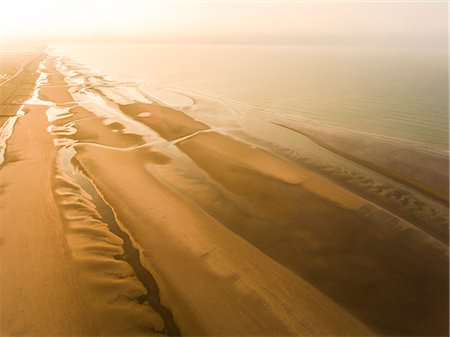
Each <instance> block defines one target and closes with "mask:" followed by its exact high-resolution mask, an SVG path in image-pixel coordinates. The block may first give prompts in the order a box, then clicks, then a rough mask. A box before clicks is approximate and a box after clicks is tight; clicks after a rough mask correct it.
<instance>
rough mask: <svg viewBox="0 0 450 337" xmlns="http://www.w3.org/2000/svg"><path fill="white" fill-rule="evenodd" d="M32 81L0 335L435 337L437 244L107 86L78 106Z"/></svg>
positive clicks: (322, 182)
mask: <svg viewBox="0 0 450 337" xmlns="http://www.w3.org/2000/svg"><path fill="white" fill-rule="evenodd" d="M42 71H44V72H45V73H47V74H48V76H47V78H48V83H45V82H44V83H43V84H41V87H40V88H39V98H40V99H41V100H42V101H48V102H50V103H51V104H53V106H48V105H43V104H44V102H42V101H39V100H36V101H33V103H34V104H27V105H26V107H25V108H26V109H25V110H26V114H25V115H24V116H23V117H20V118H19V120H18V122H17V125H16V127H15V129H14V132H13V134H12V136H11V138H10V139H9V140H8V142H7V148H6V154H5V158H6V161H5V163H4V164H3V165H2V166H0V177H1V183H2V190H1V194H0V197H1V206H2V214H1V217H2V219H1V220H2V224H6V225H2V246H1V265H2V268H3V269H2V273H1V282H2V285H1V290H2V300H1V309H2V327H1V329H2V333H3V334H4V335H19V334H22V335H23V334H26V335H77V336H87V335H110V336H113V335H114V336H118V335H127V336H128V335H130V336H131V335H155V334H171V335H176V334H178V333H181V334H182V335H186V336H216V335H223V336H225V335H227V336H230V335H239V336H251V335H253V336H255V335H265V336H279V335H293V336H294V335H295V336H344V335H345V336H365V335H376V334H377V335H403V336H408V335H409V336H411V335H427V336H434V335H445V334H446V330H447V329H448V247H447V245H446V244H444V243H443V242H442V241H440V240H437V239H436V238H435V237H433V236H431V235H429V234H428V233H427V232H424V231H423V230H422V229H420V228H418V227H417V226H415V225H414V224H412V223H410V222H408V221H406V220H405V219H402V218H400V217H398V216H397V215H395V214H392V213H391V212H389V211H387V210H385V209H384V208H383V207H380V206H379V205H377V204H375V203H374V201H372V200H367V199H364V198H362V197H361V196H359V195H356V194H355V193H353V192H352V191H350V190H348V189H346V188H344V187H343V186H341V185H340V184H338V183H337V182H335V181H333V180H331V179H329V178H326V177H324V176H323V175H321V174H319V173H318V172H315V171H314V170H312V169H311V168H307V167H304V166H301V165H299V164H298V163H294V162H291V161H289V160H286V159H285V158H282V157H279V156H277V155H274V154H273V153H271V152H269V151H267V150H265V149H262V148H259V147H256V146H254V145H252V144H247V143H244V142H242V141H240V140H238V139H235V138H233V137H231V136H230V135H226V134H223V133H220V132H218V131H217V130H214V129H213V128H211V127H210V126H208V125H206V124H205V123H203V122H201V121H197V120H195V119H193V118H192V117H190V116H188V115H187V114H185V113H183V112H182V111H179V110H176V109H174V108H171V107H167V106H164V105H162V104H159V103H156V102H153V103H151V104H150V103H148V102H147V103H144V102H134V103H129V104H124V103H123V102H122V101H121V102H114V100H111V99H110V98H111V97H113V95H109V97H110V98H108V97H106V96H105V95H103V93H102V90H101V83H102V79H101V76H98V77H96V78H95V81H96V83H97V84H96V86H97V88H99V87H100V89H95V90H92V91H91V92H90V94H91V95H97V96H98V97H97V98H99V99H98V100H96V101H95V102H94V101H93V102H94V103H89V99H92V97H90V96H82V94H81V93H80V89H81V88H82V87H83V85H78V86H69V85H68V84H67V83H65V82H64V76H62V75H61V73H60V72H59V69H58V66H57V65H56V60H55V59H54V58H52V57H46V59H45V61H44V62H43V64H42ZM80 73H81V71H80ZM83 78H84V81H85V84H84V87H88V86H90V85H91V84H92V83H90V82H89V81H90V77H89V76H86V75H84V77H83ZM65 80H66V81H70V79H68V78H66V79H65ZM99 83H100V85H99ZM69 84H70V83H69ZM18 85H19V86H20V84H18ZM108 88H109V89H108V90H114V88H111V84H110V83H108ZM36 102H37V103H38V104H37V103H36ZM99 102H103V103H99ZM102 104H104V105H102ZM108 109H113V110H114V114H112V113H110V114H108V113H107V111H109V110H108ZM147 133H148V134H147ZM447 231H448V228H447ZM130 249H131V250H130ZM133 254H134V255H133ZM127 255H128V256H127ZM5 271H6V272H5ZM49 322H51V324H50V323H49Z"/></svg>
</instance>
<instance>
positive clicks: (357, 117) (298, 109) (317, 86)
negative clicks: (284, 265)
mask: <svg viewBox="0 0 450 337" xmlns="http://www.w3.org/2000/svg"><path fill="white" fill-rule="evenodd" d="M50 48H51V50H52V51H54V52H56V53H57V54H60V55H64V56H67V57H70V58H72V59H73V60H75V61H77V62H80V63H83V64H88V65H91V66H93V67H95V68H97V69H98V70H100V71H101V72H104V73H107V74H110V75H112V76H113V77H114V78H116V79H118V80H120V81H131V82H135V83H138V84H139V86H140V87H141V88H143V89H144V90H145V91H146V92H148V93H149V95H150V96H153V97H156V98H159V99H160V100H162V101H167V103H169V104H172V105H180V106H182V107H184V108H186V107H189V106H190V107H189V109H191V110H195V109H196V108H197V110H198V111H197V116H201V109H205V103H204V102H205V99H206V101H208V102H220V106H221V108H220V109H218V110H217V108H216V114H218V115H219V116H220V115H221V114H222V115H223V116H227V117H230V116H231V117H232V118H233V119H235V120H237V121H238V122H239V120H240V119H246V120H248V119H250V120H251V119H254V120H268V121H270V120H271V119H273V118H276V120H277V121H280V120H283V119H285V120H287V121H297V122H309V121H314V122H319V123H321V124H324V125H327V126H335V127H339V128H345V129H349V130H357V131H360V132H367V133H370V134H374V135H379V136H382V137H387V138H391V139H393V140H396V141H405V142H408V143H411V142H412V143H416V144H418V145H421V146H425V147H428V148H433V149H436V150H439V151H441V150H442V151H448V128H449V125H448V104H449V103H448V65H447V51H446V50H445V49H437V48H424V49H415V48H404V47H398V48H396V47H389V48H383V47H376V48H375V47H373V48H369V47H358V46H346V47H336V46H273V45H270V46H259V45H252V46H245V45H152V44H79V43H77V44H76V43H73V44H54V45H51V46H50ZM200 98H201V99H200ZM200 101H202V104H199V102H200ZM196 105H198V106H196ZM206 110H207V109H205V111H206Z"/></svg>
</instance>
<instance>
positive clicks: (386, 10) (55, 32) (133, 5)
mask: <svg viewBox="0 0 450 337" xmlns="http://www.w3.org/2000/svg"><path fill="white" fill-rule="evenodd" d="M1 10H2V19H1V20H0V38H3V39H17V38H27V39H37V38H44V39H49V40H59V41H61V40H74V39H75V40H95V39H131V40H141V39H150V40H165V39H166V40H167V39H168V40H175V41H177V42H182V41H183V40H186V41H188V40H192V39H194V40H199V41H204V42H205V41H206V42H220V41H226V42H246V41H254V42H282V43H286V42H292V41H293V42H296V41H321V40H325V41H332V40H336V41H341V40H344V41H350V40H358V39H362V40H364V39H373V40H374V41H378V40H386V41H388V40H389V41H390V40H398V39H399V38H401V39H404V40H405V41H409V40H411V41H421V42H423V41H425V42H426V41H428V42H430V43H434V42H435V41H439V42H438V43H441V42H442V41H446V34H447V3H446V2H445V1H443V2H433V1H423V2H394V1H379V2H374V1H371V2H363V1H354V2H340V1H326V2H325V1H309V2H305V1H297V2H292V1H264V2H263V1H214V0H211V1H189V0H184V1H170V0H169V1H167V0H166V1H158V0H71V1H70V0H41V1H40V0H27V1H25V0H6V1H2V5H1ZM439 39H440V40H439Z"/></svg>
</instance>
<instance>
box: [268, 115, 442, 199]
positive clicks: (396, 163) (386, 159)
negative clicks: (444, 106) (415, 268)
mask: <svg viewBox="0 0 450 337" xmlns="http://www.w3.org/2000/svg"><path fill="white" fill-rule="evenodd" d="M277 124H279V125H283V126H285V127H288V128H290V129H292V130H295V131H298V132H300V133H302V134H304V135H306V136H307V137H309V138H311V139H312V140H313V141H315V142H317V143H319V144H321V145H322V146H324V147H327V148H329V149H331V150H332V151H335V152H338V153H339V154H341V155H343V156H346V157H347V158H349V159H351V160H354V161H357V162H359V163H361V164H363V165H366V166H367V167H369V168H371V169H374V170H376V171H378V172H381V173H382V174H385V175H388V176H390V177H392V178H394V179H397V180H399V181H401V182H403V183H405V184H408V185H411V186H413V187H415V188H418V189H419V190H421V191H422V192H425V193H427V194H429V195H431V196H433V197H435V198H437V199H439V200H441V201H442V202H443V203H445V204H447V203H448V188H449V182H448V179H449V164H448V163H449V157H448V152H447V153H445V152H444V151H441V152H439V153H437V152H432V151H430V150H426V149H420V148H417V147H415V146H413V145H412V144H406V143H404V144H402V143H400V142H393V141H392V140H387V139H381V138H377V137H375V136H374V135H368V134H360V133H358V132H350V131H348V130H341V129H338V128H331V127H323V126H321V127H319V126H314V125H308V124H298V123H295V124H294V123H292V122H290V123H286V122H283V124H280V123H277ZM368 153H370V156H368V155H367V154H368Z"/></svg>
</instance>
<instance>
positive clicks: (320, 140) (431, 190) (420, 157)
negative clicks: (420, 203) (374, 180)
mask: <svg viewBox="0 0 450 337" xmlns="http://www.w3.org/2000/svg"><path fill="white" fill-rule="evenodd" d="M272 123H274V124H276V125H279V126H281V127H284V128H287V129H289V130H292V131H295V132H299V133H301V134H302V135H304V136H306V137H308V138H309V139H311V140H312V141H313V142H315V143H317V144H318V145H320V146H322V147H324V148H326V149H327V150H330V151H332V152H335V153H337V154H339V155H341V156H343V157H345V158H348V159H350V160H352V161H354V162H357V163H359V164H361V165H363V166H366V167H368V168H369V169H372V170H374V171H377V172H379V173H381V174H383V175H386V176H388V177H390V178H392V179H394V180H399V181H401V182H403V183H405V184H406V185H409V186H411V187H413V188H416V189H418V190H419V191H421V192H424V193H426V194H427V195H429V196H431V197H433V198H435V199H436V200H438V201H440V202H441V203H444V204H448V201H449V196H448V174H447V179H446V180H444V181H439V182H438V183H436V184H435V185H436V186H440V187H441V186H442V187H443V189H438V188H437V187H433V186H430V185H428V184H426V183H425V182H423V181H420V180H419V179H417V178H416V179H414V178H413V177H411V176H408V175H406V174H405V173H403V174H402V173H399V171H398V169H397V170H396V169H395V168H389V167H387V166H384V167H383V166H381V165H377V164H374V162H373V160H372V161H371V160H369V159H362V158H360V157H358V156H357V155H352V154H351V152H349V150H347V151H346V150H340V149H339V145H340V144H339V143H337V144H336V142H335V143H334V145H331V143H332V139H333V138H331V139H330V140H328V141H327V140H326V139H327V138H326V135H327V133H326V132H323V135H322V137H320V136H317V135H316V136H314V132H308V131H307V129H306V130H304V129H302V128H301V127H295V126H289V125H288V123H285V122H284V123H283V122H272ZM316 132H317V133H319V132H320V131H319V130H318V131H316ZM352 139H353V137H349V140H350V141H351V140H352ZM370 141H371V142H373V146H377V144H376V140H375V139H372V140H370ZM380 143H383V142H382V141H380ZM380 146H387V145H386V143H384V145H380ZM392 146H395V144H393V145H392ZM411 147H413V146H411ZM385 155H386V156H387V154H385ZM433 156H434V154H433V152H430V153H427V152H421V151H420V150H417V162H418V163H421V164H422V163H425V162H427V157H433ZM442 156H444V157H443V161H445V162H448V155H447V156H446V157H445V155H443V154H442V155H438V157H439V158H441V157H442ZM388 159H389V157H388ZM392 159H393V158H392ZM447 173H448V165H447ZM446 186H447V189H445V187H446Z"/></svg>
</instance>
